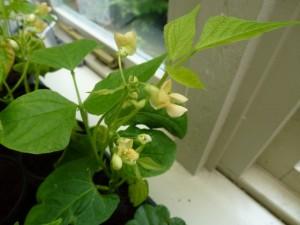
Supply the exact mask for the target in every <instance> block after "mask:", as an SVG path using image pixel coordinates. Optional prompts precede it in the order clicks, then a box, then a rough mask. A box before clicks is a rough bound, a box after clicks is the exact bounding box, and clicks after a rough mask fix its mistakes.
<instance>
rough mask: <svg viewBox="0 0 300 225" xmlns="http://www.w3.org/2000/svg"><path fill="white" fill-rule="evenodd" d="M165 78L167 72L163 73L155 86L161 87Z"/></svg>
mask: <svg viewBox="0 0 300 225" xmlns="http://www.w3.org/2000/svg"><path fill="white" fill-rule="evenodd" d="M167 78H168V73H167V71H165V73H164V75H163V76H162V78H161V79H160V80H159V81H158V82H157V86H158V87H161V85H162V84H163V83H164V82H165V81H166V80H167Z"/></svg>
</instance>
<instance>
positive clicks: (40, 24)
mask: <svg viewBox="0 0 300 225" xmlns="http://www.w3.org/2000/svg"><path fill="white" fill-rule="evenodd" d="M33 26H34V28H35V29H36V31H37V32H39V33H40V32H42V31H43V30H44V29H45V28H46V27H47V24H46V23H45V22H44V21H42V20H40V19H38V20H36V21H35V22H34V23H33Z"/></svg>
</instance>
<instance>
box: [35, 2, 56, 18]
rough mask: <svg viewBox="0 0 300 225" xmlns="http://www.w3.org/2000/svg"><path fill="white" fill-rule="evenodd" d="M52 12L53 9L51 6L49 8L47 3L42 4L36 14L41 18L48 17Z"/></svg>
mask: <svg viewBox="0 0 300 225" xmlns="http://www.w3.org/2000/svg"><path fill="white" fill-rule="evenodd" d="M51 10H52V8H51V7H50V6H48V4H47V3H46V2H42V3H40V4H38V6H37V9H36V11H35V12H36V13H37V14H38V15H41V16H45V15H47V14H48V13H49V12H50V11H51Z"/></svg>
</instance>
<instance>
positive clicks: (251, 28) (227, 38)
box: [195, 16, 300, 51]
mask: <svg viewBox="0 0 300 225" xmlns="http://www.w3.org/2000/svg"><path fill="white" fill-rule="evenodd" d="M296 24H300V22H296V21H287V22H258V21H249V20H243V19H239V18H235V17H229V16H215V17H211V18H210V19H209V20H208V21H207V22H206V24H205V25H204V28H203V31H202V33H201V36H200V40H199V41H198V43H197V44H196V46H195V50H196V51H200V50H203V49H207V48H212V47H216V46H220V45H225V44H230V43H234V42H238V41H242V40H247V39H250V38H252V37H256V36H258V35H261V34H263V33H265V32H269V31H272V30H275V29H279V28H282V27H286V26H290V25H296Z"/></svg>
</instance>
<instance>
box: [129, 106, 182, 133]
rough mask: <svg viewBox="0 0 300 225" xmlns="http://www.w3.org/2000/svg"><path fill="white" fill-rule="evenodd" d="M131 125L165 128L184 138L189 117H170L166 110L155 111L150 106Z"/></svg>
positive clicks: (142, 110) (136, 116)
mask: <svg viewBox="0 0 300 225" xmlns="http://www.w3.org/2000/svg"><path fill="white" fill-rule="evenodd" d="M130 123H131V124H133V125H135V124H145V125H147V126H148V127H150V128H165V129H166V130H167V131H169V132H170V133H171V134H173V135H175V136H177V137H179V138H183V137H184V136H185V135H186V132H187V115H186V114H184V115H183V116H181V117H178V118H172V117H170V116H169V115H168V114H167V113H166V111H165V110H164V109H160V110H155V109H153V108H152V107H151V106H150V105H149V104H147V105H146V106H145V107H144V108H143V109H141V110H140V111H139V112H138V113H137V114H136V115H135V116H134V117H133V118H132V120H131V121H130Z"/></svg>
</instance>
